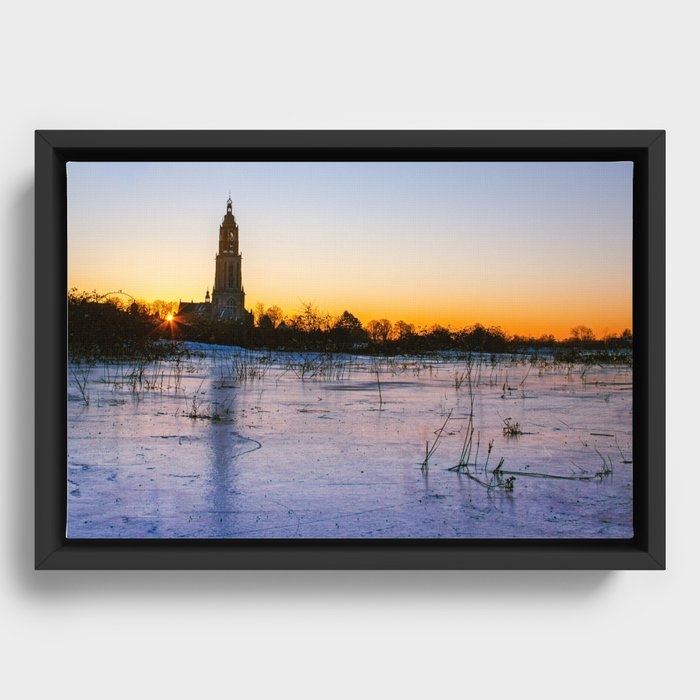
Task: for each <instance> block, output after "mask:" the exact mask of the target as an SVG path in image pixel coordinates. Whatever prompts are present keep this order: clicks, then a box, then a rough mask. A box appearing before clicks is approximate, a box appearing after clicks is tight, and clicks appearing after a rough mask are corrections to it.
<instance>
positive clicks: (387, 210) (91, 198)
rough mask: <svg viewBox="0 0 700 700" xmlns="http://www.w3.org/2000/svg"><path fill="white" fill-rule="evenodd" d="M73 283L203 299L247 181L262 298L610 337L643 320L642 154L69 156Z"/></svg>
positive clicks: (245, 248) (250, 249)
mask: <svg viewBox="0 0 700 700" xmlns="http://www.w3.org/2000/svg"><path fill="white" fill-rule="evenodd" d="M67 175H68V286H69V288H70V287H77V288H78V289H79V290H85V291H88V290H93V289H96V290H98V291H99V292H101V293H106V292H109V291H111V290H123V291H125V292H128V293H129V294H130V295H132V296H133V297H135V298H137V299H143V300H145V301H149V302H150V301H153V300H156V299H162V300H165V301H179V300H181V301H183V302H184V301H190V300H193V301H202V300H203V299H204V296H205V292H206V291H207V289H208V290H209V291H211V290H212V286H213V282H214V256H215V254H216V252H217V244H218V233H219V224H220V223H221V219H222V216H223V215H224V213H225V211H226V199H227V194H228V192H229V190H230V192H231V198H232V200H233V212H234V214H235V217H236V220H237V222H238V225H239V227H240V250H241V252H242V254H243V267H242V281H243V286H244V288H245V294H246V298H245V306H246V308H248V309H251V308H253V307H254V306H255V305H256V304H257V303H258V302H260V303H263V304H264V305H265V306H272V305H276V306H279V307H281V308H282V309H283V311H284V313H285V314H287V315H290V316H291V315H294V314H295V313H298V312H299V310H300V308H301V305H302V303H304V302H311V303H313V304H314V305H315V306H317V307H318V308H319V309H320V310H321V311H324V312H327V313H330V314H331V315H334V316H337V315H339V314H341V313H342V312H343V311H344V310H348V311H350V312H351V313H353V314H354V315H355V316H357V317H358V318H359V319H360V320H361V321H362V322H363V323H366V322H368V321H369V320H371V319H379V318H388V319H390V320H391V321H392V322H395V321H398V320H403V321H406V322H408V323H413V324H415V325H416V326H418V327H426V326H431V325H433V324H439V325H443V326H447V327H451V328H453V329H456V328H461V327H465V326H470V325H473V324H474V323H481V324H483V325H485V326H500V327H501V328H502V329H503V330H504V331H506V332H507V333H511V334H518V335H525V336H535V337H538V336H541V335H545V334H552V335H554V336H555V337H556V338H564V337H567V336H568V335H569V333H570V329H571V328H572V327H573V326H576V325H580V324H583V325H586V326H589V327H590V328H592V329H593V331H594V332H595V334H596V335H597V336H598V337H602V336H604V335H606V334H616V333H620V332H621V331H622V330H623V329H625V328H632V177H633V172H632V164H631V163H629V162H612V163H598V162H596V163H590V162H586V163H539V162H538V163H471V162H470V163H428V162H419V163H384V162H376V163H375V162H371V163H355V162H352V163H350V162H349V163H326V162H317V163H252V162H251V163H248V162H243V163H108V162H102V163H86V162H72V163H69V164H68V165H67Z"/></svg>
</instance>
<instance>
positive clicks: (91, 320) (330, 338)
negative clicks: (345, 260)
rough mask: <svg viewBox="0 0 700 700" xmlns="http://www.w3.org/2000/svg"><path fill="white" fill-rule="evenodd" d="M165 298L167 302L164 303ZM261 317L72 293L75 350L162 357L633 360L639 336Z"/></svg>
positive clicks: (260, 310)
mask: <svg viewBox="0 0 700 700" xmlns="http://www.w3.org/2000/svg"><path fill="white" fill-rule="evenodd" d="M159 303H161V304H162V302H159ZM254 318H255V320H254V322H253V323H249V324H242V323H239V322H235V321H220V320H217V319H212V318H210V317H208V316H206V315H194V314H191V315H183V316H178V315H177V314H175V315H174V318H173V319H172V321H169V320H167V316H166V314H165V313H164V310H163V308H160V309H159V310H154V308H153V307H152V306H150V305H148V304H145V303H142V302H133V303H131V304H126V305H124V304H122V303H120V302H118V301H115V300H114V299H107V300H99V297H98V296H97V295H96V294H95V293H94V292H93V293H78V292H77V291H76V290H71V292H70V293H69V295H68V347H69V351H70V353H71V354H72V355H79V356H94V357H100V356H114V357H120V356H130V355H141V356H143V355H145V356H152V357H161V356H163V355H167V354H168V353H170V352H175V351H176V350H175V348H176V344H175V343H167V342H164V341H168V340H171V341H182V340H189V341H196V342H201V343H210V344H213V343H217V344H222V345H240V346H243V347H248V348H267V349H275V350H293V351H296V352H299V351H316V352H350V353H353V352H354V353H362V354H386V355H395V354H411V355H413V354H422V353H428V352H434V351H437V350H454V351H469V352H482V353H493V354H496V353H509V352H510V353H512V352H525V351H528V352H531V351H533V350H535V351H537V350H541V349H548V350H550V351H551V352H553V353H554V354H555V357H558V358H559V359H562V360H570V361H575V360H577V359H580V356H581V353H584V354H585V357H587V358H589V359H592V360H595V359H596V358H597V359H599V360H603V359H604V360H605V361H607V362H609V361H615V360H616V359H619V360H620V361H624V362H629V360H630V353H629V350H630V349H631V348H632V334H631V332H630V331H628V330H626V331H624V332H623V333H622V334H621V335H619V336H609V337H606V338H596V337H595V335H594V334H593V332H592V331H591V329H590V328H587V327H586V326H575V327H574V328H572V329H571V336H570V337H569V338H567V339H566V340H559V341H558V340H556V339H555V338H554V337H553V336H552V335H543V336H540V337H537V338H534V337H525V336H519V335H509V334H507V333H506V332H505V331H504V330H502V329H501V328H499V327H497V326H491V327H486V326H483V325H481V324H478V323H477V324H474V325H472V326H468V327H465V328H461V329H458V330H454V329H450V328H445V327H444V326H440V325H433V326H431V327H429V328H420V329H418V328H416V327H415V326H414V325H413V324H411V323H407V322H405V321H401V320H399V321H396V322H395V323H392V322H390V321H389V320H387V319H378V320H372V321H370V322H369V323H366V324H362V322H361V321H360V320H359V319H358V318H357V317H356V316H355V315H354V314H352V313H351V312H349V311H344V312H343V313H342V314H341V315H340V316H337V317H333V316H330V315H329V314H325V313H321V312H319V311H318V309H316V308H315V307H314V306H313V305H311V304H304V305H303V306H302V310H301V312H300V313H298V314H295V315H292V316H285V315H284V314H283V313H282V310H281V309H279V307H276V306H273V307H269V308H268V309H265V308H264V307H263V306H262V305H260V304H259V305H258V307H256V309H255V315H254Z"/></svg>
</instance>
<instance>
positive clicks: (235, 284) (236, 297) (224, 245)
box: [211, 195, 246, 321]
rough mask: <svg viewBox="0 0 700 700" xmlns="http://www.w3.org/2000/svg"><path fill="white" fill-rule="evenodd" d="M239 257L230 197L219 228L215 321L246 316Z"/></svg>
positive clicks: (214, 307) (213, 297) (214, 302)
mask: <svg viewBox="0 0 700 700" xmlns="http://www.w3.org/2000/svg"><path fill="white" fill-rule="evenodd" d="M241 260H242V256H241V254H240V253H239V252H238V224H237V223H236V218H235V217H234V215H233V203H232V202H231V196H230V195H229V198H228V201H227V202H226V215H225V216H224V219H223V221H222V222H221V226H220V227H219V252H218V253H217V254H216V274H215V276H214V289H213V291H212V297H211V303H212V312H213V316H214V318H220V319H222V320H226V321H243V320H245V317H246V311H245V292H244V291H243V282H242V279H241Z"/></svg>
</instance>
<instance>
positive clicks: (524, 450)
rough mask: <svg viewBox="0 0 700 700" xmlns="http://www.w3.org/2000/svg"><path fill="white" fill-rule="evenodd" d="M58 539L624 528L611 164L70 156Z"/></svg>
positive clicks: (470, 535) (455, 535)
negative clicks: (62, 516)
mask: <svg viewBox="0 0 700 700" xmlns="http://www.w3.org/2000/svg"><path fill="white" fill-rule="evenodd" d="M66 167H67V216H68V220H67V223H68V229H67V230H68V258H67V264H68V270H67V279H68V285H67V286H68V288H67V290H66V291H67V324H68V325H67V335H68V363H67V367H66V372H67V385H68V391H67V431H68V435H67V491H66V493H67V504H66V505H67V519H66V537H67V538H68V539H76V540H78V539H105V538H107V539H111V538H115V539H119V538H121V539H134V538H135V539H175V538H196V539H207V538H211V539H283V540H291V539H342V540H348V539H383V538H390V539H489V538H499V539H504V538H505V539H508V538H512V539H522V538H549V539H556V538H561V539H571V538H576V539H609V538H625V539H627V538H632V537H633V535H634V532H633V518H632V513H633V499H632V494H633V489H632V484H633V456H632V396H633V391H632V372H633V362H632V350H633V327H632V181H633V174H634V173H633V163H632V162H628V161H616V162H602V161H601V162H598V161H596V162H593V161H591V162H201V163H197V162H69V163H68V164H67V166H66Z"/></svg>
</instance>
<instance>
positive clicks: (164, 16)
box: [0, 0, 700, 699]
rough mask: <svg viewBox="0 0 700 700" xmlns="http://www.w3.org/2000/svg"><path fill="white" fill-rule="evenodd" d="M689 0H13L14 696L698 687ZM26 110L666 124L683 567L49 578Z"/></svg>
mask: <svg viewBox="0 0 700 700" xmlns="http://www.w3.org/2000/svg"><path fill="white" fill-rule="evenodd" d="M684 7H685V8H691V7H692V4H691V3H687V2H665V3H658V2H653V3H652V2H611V0H605V1H603V2H599V1H597V0H589V1H588V2H586V3H581V4H580V5H574V4H572V3H566V2H537V1H531V2H507V3H504V2H491V3H489V2H486V1H485V0H484V1H482V2H478V3H474V4H473V5H471V6H469V5H467V3H464V2H454V3H449V2H441V1H439V0H434V1H433V2H430V3H413V2H395V3H382V2H379V1H378V0H373V1H372V2H358V1H357V0H355V1H354V2H352V3H350V2H346V3H331V2H303V1H302V0H296V1H295V2H287V3H277V4H274V3H268V2H257V3H256V2H252V1H250V0H249V1H248V2H245V3H232V2H222V3H215V2H207V1H206V0H200V2H197V3H175V2H167V3H166V2H150V3H149V2H143V1H141V2H131V1H125V2H121V3H109V4H102V3H95V2H70V1H68V0H64V1H63V2H52V3H48V2H47V3H37V2H35V3H20V2H13V3H7V4H5V6H4V7H3V20H2V29H0V32H1V36H2V38H1V39H0V66H1V70H2V80H1V81H0V91H1V92H0V94H1V95H2V103H3V106H2V108H1V110H0V119H1V120H2V129H1V130H0V132H1V133H0V139H1V143H2V149H1V151H0V152H1V154H2V158H1V160H0V177H1V178H2V179H1V181H0V197H1V198H2V208H1V212H2V225H1V226H0V231H2V236H3V240H4V245H5V247H6V250H8V251H9V255H7V256H3V257H2V258H1V260H2V271H1V273H0V284H1V285H2V296H1V298H2V299H3V301H4V311H3V314H4V321H5V323H4V324H3V325H4V328H6V329H7V330H8V331H9V338H8V340H6V341H5V342H4V343H2V345H1V346H0V353H1V356H0V367H3V368H5V371H4V372H3V373H2V375H0V376H1V377H2V384H1V385H0V396H1V397H2V398H0V411H1V413H2V415H1V420H0V426H2V431H3V440H2V443H1V444H2V445H3V460H2V470H3V475H4V478H3V484H4V487H3V488H2V489H1V490H0V498H2V506H1V507H0V523H1V526H0V542H2V560H1V567H2V570H1V575H0V594H1V597H0V601H1V602H0V606H1V609H2V613H1V618H0V619H1V620H2V627H1V629H2V631H1V632H0V635H1V637H0V638H1V639H2V643H3V646H4V649H3V650H2V654H1V655H0V659H1V660H2V667H3V669H4V670H3V671H2V672H0V688H2V690H5V691H7V690H8V689H11V690H10V693H9V694H5V697H12V698H24V697H32V698H42V697H52V698H55V697H64V696H65V697H71V698H73V699H77V698H95V697H99V698H123V697H153V698H156V697H157V698H160V697H165V698H197V697H220V696H222V697H223V696H234V695H235V696H237V697H241V698H248V697H275V696H281V697H319V698H320V697H324V698H325V697H333V698H335V697H340V698H357V697H421V698H429V697H440V698H443V697H457V696H459V697H469V696H476V697H508V696H512V697H524V698H538V699H539V698H555V697H556V698H560V697H566V698H590V697H616V696H617V697H623V694H624V696H625V697H635V698H647V697H649V698H652V697H660V696H661V694H662V693H664V691H667V693H666V696H667V697H687V696H688V695H689V693H690V691H689V689H688V688H686V689H685V690H683V686H684V685H686V684H692V685H697V679H696V676H695V673H694V671H695V670H696V658H695V657H696V655H695V654H694V653H693V651H697V643H696V642H695V640H696V636H697V623H698V602H697V591H698V586H697V581H698V573H699V571H698V557H697V546H698V544H697V530H698V528H697V527H696V522H697V521H696V517H695V507H696V504H697V500H698V498H699V494H698V468H699V467H698V462H697V458H696V454H695V451H694V448H695V445H694V442H693V438H694V437H695V436H696V434H697V424H698V417H697V413H696V410H695V406H694V403H691V402H693V401H694V400H695V399H696V397H697V382H696V381H694V379H695V376H694V375H693V374H691V366H692V365H691V362H692V359H693V358H692V356H691V355H690V353H689V352H688V349H689V348H697V347H698V331H697V310H696V299H697V286H696V285H695V284H694V281H695V280H696V279H697V277H698V262H697V257H696V256H694V255H693V254H692V253H693V252H695V251H697V245H696V240H697V237H698V235H700V234H698V225H697V203H698V188H699V185H698V155H699V153H698V128H699V126H698V122H699V119H698V117H699V114H698V106H697V105H698V103H697V100H698V79H697V65H698V50H697V34H698V32H697V20H696V18H695V16H694V15H693V13H692V12H691V11H690V10H689V9H683V8H684ZM35 128H47V129H49V128H50V129H69V128H70V129H92V128H103V129H131V128H152V129H168V128H188V129H189V128H192V129H201V128H230V129H233V128H248V129H272V128H309V129H322V128H345V129H350V128H361V129H365V128H380V129H381V128H384V129H398V128H418V129H429V128H457V129H472V128H482V129H483V128H485V129H489V128H490V129H502V128H519V129H523V128H525V129H527V128H551V129H561V128H601V129H607V128H622V129H626V128H665V129H667V130H668V230H669V233H668V259H669V270H670V273H671V274H670V275H669V283H668V310H669V319H668V320H669V324H668V325H669V329H668V337H669V341H670V342H669V351H670V357H669V373H668V375H669V376H668V386H669V391H668V398H669V404H670V405H669V420H668V438H669V448H668V470H669V479H668V485H669V494H668V510H669V515H668V571H667V572H665V573H634V572H630V573H613V574H607V573H520V574H513V573H488V572H485V573H449V574H446V573H422V574H416V573H332V572H328V573H304V572H300V573H266V574H262V573H206V572H204V573H188V574H184V573H130V572H121V573H64V574H61V573H41V574H39V573H34V572H33V571H32V514H33V509H32V493H31V489H32V484H33V477H32V474H31V470H32V465H33V454H32V441H33V398H32V395H33V385H34V384H33V379H32V373H33V357H34V353H33V329H32V323H33V319H32V317H31V311H32V308H33V271H32V256H33V240H32V237H33V185H32V178H33V130H34V129H35ZM601 254H603V253H601ZM38 322H39V323H40V322H41V319H40V318H39V319H38ZM40 428H41V426H39V429H40ZM693 647H695V649H694V648H693ZM49 693H51V695H49Z"/></svg>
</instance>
